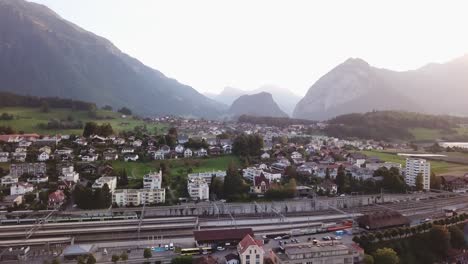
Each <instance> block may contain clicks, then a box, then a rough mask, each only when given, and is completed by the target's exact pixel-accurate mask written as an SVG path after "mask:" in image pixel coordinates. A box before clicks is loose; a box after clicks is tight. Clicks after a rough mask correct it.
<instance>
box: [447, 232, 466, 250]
mask: <svg viewBox="0 0 468 264" xmlns="http://www.w3.org/2000/svg"><path fill="white" fill-rule="evenodd" d="M448 230H449V232H450V244H451V245H452V247H453V248H457V249H463V248H465V246H466V241H465V235H464V233H463V231H461V230H460V228H458V227H457V226H451V227H449V229H448Z"/></svg>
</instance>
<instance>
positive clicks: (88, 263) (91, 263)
mask: <svg viewBox="0 0 468 264" xmlns="http://www.w3.org/2000/svg"><path fill="white" fill-rule="evenodd" d="M95 263H96V258H95V257H94V255H93V254H91V255H89V256H88V259H87V260H86V264H95Z"/></svg>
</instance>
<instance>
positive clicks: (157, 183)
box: [143, 170, 162, 190]
mask: <svg viewBox="0 0 468 264" xmlns="http://www.w3.org/2000/svg"><path fill="white" fill-rule="evenodd" d="M161 183H162V172H161V170H159V172H150V173H148V174H146V175H145V176H143V188H144V189H151V190H153V189H161Z"/></svg>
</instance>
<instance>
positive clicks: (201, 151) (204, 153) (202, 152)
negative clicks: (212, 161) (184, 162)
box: [195, 148, 208, 157]
mask: <svg viewBox="0 0 468 264" xmlns="http://www.w3.org/2000/svg"><path fill="white" fill-rule="evenodd" d="M195 156H197V157H206V156H208V151H207V150H206V149H204V148H201V149H199V150H196V151H195Z"/></svg>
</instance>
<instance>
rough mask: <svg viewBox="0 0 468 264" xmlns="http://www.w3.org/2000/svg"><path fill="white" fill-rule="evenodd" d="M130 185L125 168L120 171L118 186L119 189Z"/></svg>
mask: <svg viewBox="0 0 468 264" xmlns="http://www.w3.org/2000/svg"><path fill="white" fill-rule="evenodd" d="M127 185H128V176H127V170H126V169H125V168H123V169H122V170H121V171H120V175H119V178H118V179H117V186H118V187H124V186H127Z"/></svg>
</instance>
